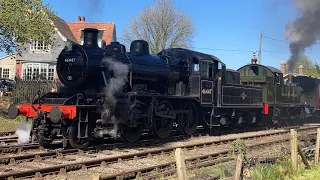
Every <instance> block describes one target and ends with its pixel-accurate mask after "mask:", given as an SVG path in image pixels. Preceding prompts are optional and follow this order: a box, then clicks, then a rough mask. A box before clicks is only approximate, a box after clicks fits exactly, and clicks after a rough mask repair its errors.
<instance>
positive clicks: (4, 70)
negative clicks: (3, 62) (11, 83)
mask: <svg viewBox="0 0 320 180" xmlns="http://www.w3.org/2000/svg"><path fill="white" fill-rule="evenodd" d="M1 77H2V78H6V79H9V78H10V69H9V68H2V74H1Z"/></svg>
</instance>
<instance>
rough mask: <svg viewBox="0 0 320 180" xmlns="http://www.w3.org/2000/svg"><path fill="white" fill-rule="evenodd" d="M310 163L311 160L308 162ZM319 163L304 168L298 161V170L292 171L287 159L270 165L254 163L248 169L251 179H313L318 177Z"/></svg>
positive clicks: (319, 171)
mask: <svg viewBox="0 0 320 180" xmlns="http://www.w3.org/2000/svg"><path fill="white" fill-rule="evenodd" d="M309 163H311V162H309ZM319 173H320V164H317V165H311V169H305V166H304V165H303V164H302V162H299V166H298V170H297V171H296V172H294V171H293V169H292V167H291V163H290V161H289V160H287V161H280V162H278V163H276V164H274V165H272V166H269V167H266V166H262V165H259V164H258V165H256V166H255V167H253V168H252V169H251V171H250V174H251V175H250V176H251V178H250V179H252V180H274V179H277V180H315V179H320V177H319Z"/></svg>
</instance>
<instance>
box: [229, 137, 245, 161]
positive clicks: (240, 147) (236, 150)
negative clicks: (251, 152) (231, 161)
mask: <svg viewBox="0 0 320 180" xmlns="http://www.w3.org/2000/svg"><path fill="white" fill-rule="evenodd" d="M232 146H233V154H234V155H235V156H238V155H240V156H242V159H243V160H245V159H246V146H245V143H244V141H243V140H241V139H237V140H235V141H234V142H233V143H232ZM244 162H245V161H244Z"/></svg>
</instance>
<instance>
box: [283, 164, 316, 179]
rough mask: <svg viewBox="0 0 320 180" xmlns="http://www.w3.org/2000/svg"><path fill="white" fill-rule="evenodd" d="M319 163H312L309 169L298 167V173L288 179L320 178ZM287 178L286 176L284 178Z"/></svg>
mask: <svg viewBox="0 0 320 180" xmlns="http://www.w3.org/2000/svg"><path fill="white" fill-rule="evenodd" d="M319 174H320V165H319V164H317V165H312V166H311V169H300V170H299V171H298V173H296V174H295V175H294V176H292V177H291V178H290V179H293V180H314V179H320V177H319ZM287 179H289V178H286V180H287Z"/></svg>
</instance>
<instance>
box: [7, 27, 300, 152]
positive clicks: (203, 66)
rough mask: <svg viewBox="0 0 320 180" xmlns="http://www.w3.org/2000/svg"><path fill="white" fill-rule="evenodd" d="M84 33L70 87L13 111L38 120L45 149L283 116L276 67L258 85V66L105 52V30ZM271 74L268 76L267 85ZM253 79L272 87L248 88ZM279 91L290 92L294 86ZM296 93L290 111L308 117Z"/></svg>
mask: <svg viewBox="0 0 320 180" xmlns="http://www.w3.org/2000/svg"><path fill="white" fill-rule="evenodd" d="M83 31H84V43H83V45H80V44H77V43H70V44H68V45H67V46H66V47H65V48H64V50H63V51H62V52H61V53H60V55H59V57H58V59H57V74H58V77H59V79H60V81H61V82H62V83H63V84H64V86H63V87H62V88H60V89H59V90H58V92H48V93H45V94H44V95H40V94H41V93H38V94H36V95H35V96H34V98H33V100H32V101H31V103H28V104H20V105H18V106H16V105H11V106H10V107H9V109H8V114H9V117H10V118H15V117H17V116H18V115H24V116H26V117H27V118H31V119H32V132H31V135H32V139H33V140H34V141H36V142H39V143H40V144H42V145H47V144H50V143H51V142H52V141H53V140H54V139H55V138H56V137H57V136H59V135H62V136H63V137H64V138H66V139H68V140H69V143H70V144H71V146H72V147H74V148H86V147H88V146H89V145H90V142H91V141H92V139H93V138H101V137H108V138H122V139H123V140H125V141H128V142H134V141H137V140H138V139H140V137H141V136H142V135H143V134H144V133H148V134H152V135H154V136H156V137H157V138H161V139H165V138H167V137H169V136H170V135H171V134H172V133H173V132H176V133H183V134H187V135H191V134H193V133H195V131H196V129H197V127H198V126H202V127H204V128H205V129H210V130H219V129H220V128H221V127H231V128H232V127H234V126H241V127H246V126H256V125H259V124H263V123H264V122H268V121H271V120H272V118H273V117H275V115H274V114H277V113H274V112H275V111H273V109H272V108H273V107H275V106H274V105H275V104H277V103H278V101H276V100H274V101H273V100H272V101H271V100H269V99H268V98H269V94H270V91H269V90H270V89H272V88H271V87H273V86H279V85H277V84H275V83H274V81H273V79H272V78H276V77H278V76H279V75H280V78H281V75H282V74H279V73H278V72H276V71H275V70H274V69H272V68H267V67H264V66H262V65H260V66H258V71H259V72H262V74H260V73H258V76H257V77H259V78H257V77H256V79H252V77H249V76H248V75H247V74H243V73H244V72H246V71H247V70H248V71H249V70H250V67H251V66H252V67H253V66H256V65H255V64H251V65H248V66H244V67H242V68H240V69H239V70H238V71H234V70H230V69H226V65H225V64H224V63H223V62H222V61H221V60H220V59H219V58H217V57H215V56H213V55H209V54H205V53H201V52H197V51H193V50H189V49H184V48H169V49H164V50H162V51H161V52H159V53H158V54H157V55H151V54H150V51H149V45H148V43H147V42H146V41H144V40H135V41H133V42H131V44H130V51H129V52H126V47H125V46H124V45H122V44H120V43H118V42H112V43H111V44H109V45H107V46H104V47H101V48H100V47H99V46H98V45H97V44H98V43H97V34H98V30H97V29H92V28H87V29H84V30H83ZM248 68H249V69H248ZM265 71H267V72H266V73H267V74H268V78H267V79H265V80H266V81H265V82H262V81H261V80H263V78H262V77H264V76H265V74H264V73H265ZM240 74H241V75H240ZM270 78H271V79H270ZM249 79H250V82H254V83H264V84H263V86H259V87H258V86H256V85H257V84H256V85H254V86H253V85H252V84H251V85H250V84H247V85H245V84H242V83H243V81H245V80H249ZM269 81H270V82H269ZM280 81H283V80H282V79H280ZM280 84H281V83H280ZM278 89H279V88H278ZM278 89H277V90H276V91H277V92H278V91H279V90H280V91H281V92H280V93H284V94H286V93H287V92H288V88H287V87H283V88H282V89H281V88H280V89H279V90H278ZM292 91H294V92H296V93H298V92H299V90H298V89H293V90H292ZM289 94H290V98H288V99H286V100H285V101H286V102H285V103H286V105H287V104H289V103H295V107H294V108H296V109H295V110H299V112H300V108H301V106H300V104H299V103H298V102H296V101H295V100H296V97H295V96H294V97H292V98H291V94H292V93H291V90H290V93H289ZM293 94H294V93H293ZM266 97H268V98H267V99H266ZM276 98H277V97H276ZM291 100H294V102H293V101H291ZM269 106H270V107H271V109H272V115H270V113H269ZM285 107H286V108H287V106H285ZM288 107H289V106H288ZM289 109H290V108H289ZM290 110H291V109H290ZM64 145H65V144H64Z"/></svg>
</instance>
